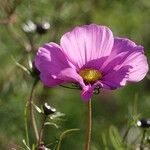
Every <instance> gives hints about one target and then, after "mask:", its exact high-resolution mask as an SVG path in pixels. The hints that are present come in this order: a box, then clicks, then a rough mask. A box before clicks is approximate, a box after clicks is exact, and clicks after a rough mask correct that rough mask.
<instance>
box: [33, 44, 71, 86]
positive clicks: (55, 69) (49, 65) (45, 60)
mask: <svg viewBox="0 0 150 150" xmlns="http://www.w3.org/2000/svg"><path fill="white" fill-rule="evenodd" d="M35 66H36V67H37V69H38V70H39V71H40V77H41V80H42V81H43V83H44V84H45V85H46V86H49V87H51V86H55V85H58V84H60V83H62V82H64V81H62V80H61V79H56V77H57V75H58V74H59V73H60V72H61V71H62V70H63V69H66V68H69V67H70V66H69V63H68V61H67V59H66V57H65V55H64V54H63V53H62V51H61V48H60V47H59V45H57V44H55V43H48V44H45V45H44V46H43V47H40V48H39V50H38V52H37V55H36V58H35Z"/></svg>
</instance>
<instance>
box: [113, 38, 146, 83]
mask: <svg viewBox="0 0 150 150" xmlns="http://www.w3.org/2000/svg"><path fill="white" fill-rule="evenodd" d="M112 52H113V53H116V55H118V53H125V52H128V53H127V54H126V56H125V57H124V58H123V59H122V61H121V62H120V64H121V65H120V67H122V66H127V65H130V66H131V67H132V68H131V69H130V70H129V77H128V81H130V82H138V81H140V80H142V79H143V78H144V77H145V76H146V74H147V72H148V70H149V67H148V62H147V59H146V56H145V55H144V50H143V47H142V46H140V45H136V44H135V43H134V42H132V41H130V40H128V39H124V38H116V39H115V42H114V47H113V50H112Z"/></svg>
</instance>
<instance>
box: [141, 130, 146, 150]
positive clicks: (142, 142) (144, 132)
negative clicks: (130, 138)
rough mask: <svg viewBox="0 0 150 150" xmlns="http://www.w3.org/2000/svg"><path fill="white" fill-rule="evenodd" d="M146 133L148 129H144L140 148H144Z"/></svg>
mask: <svg viewBox="0 0 150 150" xmlns="http://www.w3.org/2000/svg"><path fill="white" fill-rule="evenodd" d="M145 134H146V130H145V129H144V130H143V134H142V139H141V143H140V150H143V149H144V148H143V144H144V138H145Z"/></svg>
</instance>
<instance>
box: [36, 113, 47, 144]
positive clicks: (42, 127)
mask: <svg viewBox="0 0 150 150" xmlns="http://www.w3.org/2000/svg"><path fill="white" fill-rule="evenodd" d="M46 118H47V116H46V115H44V119H43V123H42V126H41V129H40V132H39V142H38V145H40V144H42V142H43V141H42V139H43V130H44V126H45V121H46Z"/></svg>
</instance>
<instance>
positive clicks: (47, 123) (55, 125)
mask: <svg viewBox="0 0 150 150" xmlns="http://www.w3.org/2000/svg"><path fill="white" fill-rule="evenodd" d="M44 125H45V126H46V125H51V126H54V127H56V128H57V129H58V128H59V126H58V125H57V124H56V123H53V122H45V123H44Z"/></svg>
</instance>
